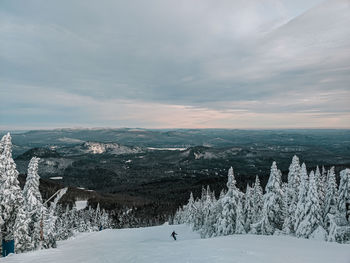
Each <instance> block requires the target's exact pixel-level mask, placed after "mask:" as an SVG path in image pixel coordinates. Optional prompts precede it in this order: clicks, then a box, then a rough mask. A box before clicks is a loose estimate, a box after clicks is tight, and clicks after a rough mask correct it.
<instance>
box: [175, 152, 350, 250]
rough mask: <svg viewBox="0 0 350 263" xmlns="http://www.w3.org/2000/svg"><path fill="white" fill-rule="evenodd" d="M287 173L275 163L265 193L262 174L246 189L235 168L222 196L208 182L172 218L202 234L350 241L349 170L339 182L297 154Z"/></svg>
mask: <svg viewBox="0 0 350 263" xmlns="http://www.w3.org/2000/svg"><path fill="white" fill-rule="evenodd" d="M287 178H288V179H287V182H283V181H282V173H281V171H280V170H279V169H278V168H277V165H276V162H273V163H272V166H271V171H270V177H269V180H268V183H267V185H266V187H265V193H263V189H262V187H261V185H260V180H259V177H258V176H257V177H256V180H255V183H254V184H253V185H251V186H250V185H249V184H248V185H247V187H246V190H245V193H244V192H242V191H241V190H240V189H238V187H237V186H236V180H235V177H234V172H233V169H232V167H231V168H230V169H229V171H228V181H227V190H222V191H221V193H220V196H219V198H218V199H217V198H216V197H215V194H214V192H212V191H211V190H210V188H209V187H207V189H204V188H203V190H202V195H201V197H200V198H197V199H196V200H195V199H194V197H193V194H192V193H191V195H190V198H189V201H188V203H187V204H186V205H184V206H182V207H180V208H179V209H178V210H177V212H176V213H175V215H174V218H173V223H175V224H182V223H187V224H189V225H190V226H191V227H192V228H193V230H195V231H199V233H200V234H201V236H202V237H203V238H209V237H215V236H225V235H231V234H246V233H252V234H261V235H273V234H275V235H277V234H284V235H292V236H296V237H302V238H317V239H323V240H327V241H337V242H341V243H345V242H350V169H345V170H342V171H341V172H340V184H339V187H338V186H337V182H336V174H335V171H334V167H331V168H330V169H329V170H328V171H327V170H326V169H325V168H324V167H322V170H320V169H319V167H317V168H316V170H315V171H310V172H309V173H308V171H307V169H306V165H305V163H303V164H302V165H300V161H299V158H298V157H297V156H294V157H293V159H292V163H291V164H290V166H289V172H288V177H287Z"/></svg>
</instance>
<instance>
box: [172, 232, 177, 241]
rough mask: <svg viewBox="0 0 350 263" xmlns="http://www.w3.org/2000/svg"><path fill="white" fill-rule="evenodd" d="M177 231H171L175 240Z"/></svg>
mask: <svg viewBox="0 0 350 263" xmlns="http://www.w3.org/2000/svg"><path fill="white" fill-rule="evenodd" d="M176 235H177V234H176V233H175V231H173V233H171V236H172V237H173V238H174V240H176Z"/></svg>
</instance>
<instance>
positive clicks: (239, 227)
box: [235, 198, 246, 234]
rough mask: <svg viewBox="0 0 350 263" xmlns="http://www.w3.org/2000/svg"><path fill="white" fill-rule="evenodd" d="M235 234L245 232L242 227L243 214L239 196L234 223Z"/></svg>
mask: <svg viewBox="0 0 350 263" xmlns="http://www.w3.org/2000/svg"><path fill="white" fill-rule="evenodd" d="M235 225H236V226H235V234H245V233H246V231H245V228H244V216H243V208H242V201H241V198H238V201H237V207H236V224H235Z"/></svg>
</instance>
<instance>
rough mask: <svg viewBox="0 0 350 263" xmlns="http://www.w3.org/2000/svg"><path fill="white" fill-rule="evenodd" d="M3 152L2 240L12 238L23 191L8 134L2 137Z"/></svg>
mask: <svg viewBox="0 0 350 263" xmlns="http://www.w3.org/2000/svg"><path fill="white" fill-rule="evenodd" d="M3 147H4V148H3V152H2V154H1V156H0V173H1V175H0V178H1V185H0V211H1V215H2V219H3V226H2V234H3V239H4V240H13V239H14V232H15V222H16V217H17V214H18V213H19V211H20V209H22V208H23V193H22V190H21V188H20V187H19V182H18V179H17V177H18V171H17V170H16V164H15V162H14V161H13V159H12V143H11V136H10V134H9V133H8V134H6V135H5V136H4V138H3Z"/></svg>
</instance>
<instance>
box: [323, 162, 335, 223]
mask: <svg viewBox="0 0 350 263" xmlns="http://www.w3.org/2000/svg"><path fill="white" fill-rule="evenodd" d="M337 204H338V190H337V182H336V179H335V172H334V167H332V168H331V169H330V170H329V171H328V174H327V188H326V196H325V201H324V212H323V220H324V224H325V225H327V222H328V219H329V217H328V214H331V215H335V214H336V213H337Z"/></svg>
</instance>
